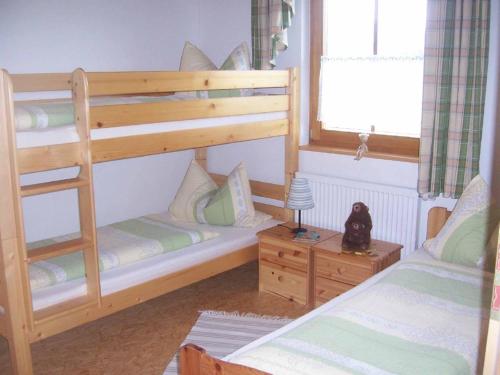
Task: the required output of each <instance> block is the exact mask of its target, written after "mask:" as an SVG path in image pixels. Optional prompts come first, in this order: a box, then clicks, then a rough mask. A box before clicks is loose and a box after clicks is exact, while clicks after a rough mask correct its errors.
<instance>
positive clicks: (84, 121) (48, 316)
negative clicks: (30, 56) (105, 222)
mask: <svg viewBox="0 0 500 375" xmlns="http://www.w3.org/2000/svg"><path fill="white" fill-rule="evenodd" d="M87 91H88V83H87V78H86V76H85V72H84V71H83V70H82V69H77V70H75V71H74V72H73V76H72V96H73V104H74V106H75V123H76V128H77V132H78V136H79V138H80V142H79V146H80V153H81V160H82V163H81V165H80V172H79V174H78V176H77V177H75V178H71V179H66V180H60V181H54V182H48V183H42V184H37V185H31V186H27V187H23V188H22V189H21V190H22V191H21V193H22V195H23V196H27V195H33V194H41V193H46V192H53V191H60V190H68V189H77V191H78V208H79V214H80V215H79V218H80V237H79V238H77V239H73V240H68V241H65V242H61V243H57V244H53V245H49V246H46V247H43V248H38V249H34V250H30V251H29V255H28V262H34V261H39V260H44V259H48V258H53V257H58V256H61V255H66V254H70V253H72V252H75V251H82V253H83V258H84V263H85V273H86V283H87V293H86V295H84V296H82V297H79V298H75V299H73V300H69V301H65V302H63V303H61V304H58V305H54V306H51V307H48V308H46V309H42V310H39V311H36V312H35V323H39V322H44V321H47V320H56V319H57V318H60V317H62V316H68V315H71V314H72V313H75V314H81V313H82V311H83V312H84V313H85V310H88V309H90V308H98V307H100V306H101V291H100V280H99V257H98V251H97V243H96V222H95V207H94V194H93V179H92V155H91V151H90V127H89V123H88V120H89V117H88V116H89V102H88V95H87Z"/></svg>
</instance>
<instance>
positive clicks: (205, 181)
mask: <svg viewBox="0 0 500 375" xmlns="http://www.w3.org/2000/svg"><path fill="white" fill-rule="evenodd" d="M216 190H217V184H216V183H215V182H214V181H213V180H212V178H211V177H210V176H209V174H208V173H207V172H206V171H205V170H204V169H203V168H202V167H201V166H200V165H199V164H198V163H197V162H196V161H195V160H193V161H191V164H190V165H189V168H188V170H187V172H186V175H185V176H184V180H183V181H182V183H181V186H180V187H179V190H177V194H176V195H175V198H174V201H173V202H172V203H171V204H170V207H169V209H168V211H169V212H170V214H171V215H172V217H174V218H175V219H177V220H181V221H190V222H196V215H197V211H199V210H203V208H204V207H205V206H204V205H206V203H207V202H208V200H209V199H210V197H211V196H212V195H213V193H214V192H215V191H216Z"/></svg>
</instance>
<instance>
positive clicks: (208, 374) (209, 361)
mask: <svg viewBox="0 0 500 375" xmlns="http://www.w3.org/2000/svg"><path fill="white" fill-rule="evenodd" d="M450 214H451V211H448V210H447V209H446V208H444V207H433V208H431V209H430V210H429V213H428V220H427V239H429V238H433V237H435V236H436V235H437V233H439V231H440V230H441V228H442V227H443V225H444V224H445V223H446V220H448V217H449V216H450ZM180 373H181V375H216V374H217V375H270V374H269V373H268V372H265V371H261V370H257V369H255V368H252V367H248V366H243V365H239V364H235V363H231V362H226V361H223V360H221V359H218V358H215V357H213V356H211V355H210V354H208V353H207V352H206V351H205V349H203V348H201V347H199V346H197V345H194V344H187V345H184V346H183V347H182V348H181V349H180Z"/></svg>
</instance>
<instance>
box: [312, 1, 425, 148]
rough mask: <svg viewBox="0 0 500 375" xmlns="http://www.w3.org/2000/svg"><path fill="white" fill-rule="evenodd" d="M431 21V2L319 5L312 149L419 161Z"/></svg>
mask: <svg viewBox="0 0 500 375" xmlns="http://www.w3.org/2000/svg"><path fill="white" fill-rule="evenodd" d="M425 18H426V1H425V0H405V1H401V0H323V1H313V2H311V119H310V120H311V125H312V126H311V143H312V144H319V145H323V146H331V147H335V148H343V149H351V150H355V149H356V148H357V146H358V145H359V138H358V134H359V133H370V139H369V141H368V146H369V149H370V151H372V152H381V153H389V154H397V155H401V156H410V157H415V156H418V148H419V136H420V124H421V118H420V116H421V110H422V107H421V106H422V76H423V50H424V37H425ZM318 119H319V120H318Z"/></svg>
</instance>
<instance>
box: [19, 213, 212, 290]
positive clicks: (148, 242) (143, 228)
mask: <svg viewBox="0 0 500 375" xmlns="http://www.w3.org/2000/svg"><path fill="white" fill-rule="evenodd" d="M218 235H219V234H218V233H216V232H212V231H208V230H201V229H199V230H197V229H192V227H191V228H190V229H188V228H186V227H183V226H181V224H179V223H177V222H175V223H174V222H173V220H172V219H170V218H169V217H168V216H167V214H155V215H148V216H143V217H140V218H137V219H131V220H126V221H122V222H119V223H115V224H111V225H107V226H104V227H101V228H98V229H97V243H98V247H99V268H100V271H101V272H104V271H108V270H111V269H114V268H118V267H121V266H124V265H126V264H131V263H135V262H138V261H140V260H143V259H146V258H150V257H154V256H156V255H159V254H164V253H168V252H173V251H175V250H179V249H182V248H184V247H187V246H190V245H193V244H195V243H199V242H202V241H206V240H209V239H212V238H215V237H217V236H218ZM77 237H78V234H70V235H66V236H61V237H58V238H55V239H50V240H44V241H38V242H35V243H31V244H30V245H29V248H30V249H33V248H36V247H40V246H45V245H50V244H53V243H57V242H62V241H67V240H69V239H73V238H77ZM84 273H85V272H84V265H83V256H82V253H81V252H77V253H72V254H69V255H64V256H61V257H57V258H52V259H49V260H46V261H40V262H36V263H34V264H32V265H30V282H31V288H32V290H37V289H41V288H45V287H48V286H52V285H55V284H58V283H62V282H65V281H69V280H74V279H78V278H82V277H83V276H84Z"/></svg>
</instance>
